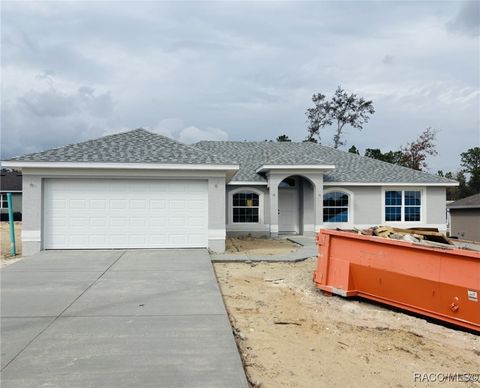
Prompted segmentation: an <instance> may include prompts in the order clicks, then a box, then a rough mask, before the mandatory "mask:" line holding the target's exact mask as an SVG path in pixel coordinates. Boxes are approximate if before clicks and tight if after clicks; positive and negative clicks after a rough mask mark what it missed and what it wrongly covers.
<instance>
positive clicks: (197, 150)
mask: <svg viewBox="0 0 480 388" xmlns="http://www.w3.org/2000/svg"><path fill="white" fill-rule="evenodd" d="M139 130H143V131H145V132H147V133H149V134H151V135H154V136H158V137H161V138H164V139H167V140H168V141H170V142H173V143H177V144H180V145H182V146H184V147H188V148H190V149H192V150H194V151H196V152H200V153H203V154H205V155H210V156H215V157H217V158H219V159H222V160H224V161H227V159H226V158H225V157H223V156H219V155H217V154H214V153H213V152H209V151H205V150H202V149H200V148H198V147H194V146H193V145H190V144H186V143H182V142H181V141H179V140H176V139H173V138H171V137H168V136H166V135H162V134H160V133H156V132H150V131H147V130H146V129H143V128H139ZM202 141H203V140H202ZM197 143H200V142H197ZM197 143H195V144H197Z"/></svg>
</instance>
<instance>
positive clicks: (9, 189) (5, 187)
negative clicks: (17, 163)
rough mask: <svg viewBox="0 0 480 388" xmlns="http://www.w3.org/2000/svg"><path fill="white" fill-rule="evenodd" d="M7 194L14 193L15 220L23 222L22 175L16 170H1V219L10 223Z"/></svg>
mask: <svg viewBox="0 0 480 388" xmlns="http://www.w3.org/2000/svg"><path fill="white" fill-rule="evenodd" d="M7 193H12V207H13V219H14V220H15V221H21V220H22V173H21V172H20V171H15V170H7V169H2V170H1V176H0V219H1V221H8V202H7Z"/></svg>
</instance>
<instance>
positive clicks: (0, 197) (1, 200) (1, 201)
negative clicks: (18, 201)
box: [0, 193, 8, 209]
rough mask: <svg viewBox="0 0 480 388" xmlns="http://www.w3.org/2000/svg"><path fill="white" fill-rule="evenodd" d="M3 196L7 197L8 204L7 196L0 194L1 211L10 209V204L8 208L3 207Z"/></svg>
mask: <svg viewBox="0 0 480 388" xmlns="http://www.w3.org/2000/svg"><path fill="white" fill-rule="evenodd" d="M3 196H5V202H7V194H3V193H2V194H0V209H8V203H7V206H6V207H4V206H3Z"/></svg>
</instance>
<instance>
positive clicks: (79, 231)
mask: <svg viewBox="0 0 480 388" xmlns="http://www.w3.org/2000/svg"><path fill="white" fill-rule="evenodd" d="M207 243H208V188H207V182H206V181H200V180H198V181H197V180H184V181H181V180H180V181H171V180H135V179H132V180H118V179H117V180H115V179H112V180H105V179H48V180H46V184H45V192H44V245H45V249H87V248H190V247H192V248H193V247H206V246H207Z"/></svg>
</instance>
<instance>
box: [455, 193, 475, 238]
mask: <svg viewBox="0 0 480 388" xmlns="http://www.w3.org/2000/svg"><path fill="white" fill-rule="evenodd" d="M447 208H448V211H449V213H450V235H451V236H452V237H458V238H460V239H463V240H470V241H480V193H479V194H475V195H471V196H470V197H467V198H463V199H459V200H458V201H455V202H452V203H450V204H448V205H447Z"/></svg>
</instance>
